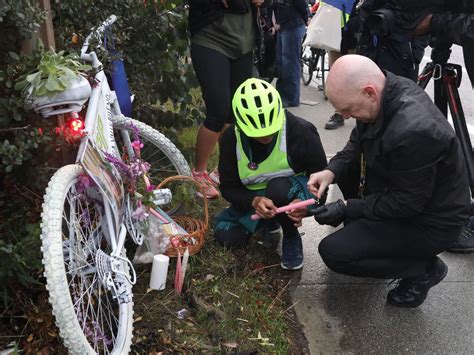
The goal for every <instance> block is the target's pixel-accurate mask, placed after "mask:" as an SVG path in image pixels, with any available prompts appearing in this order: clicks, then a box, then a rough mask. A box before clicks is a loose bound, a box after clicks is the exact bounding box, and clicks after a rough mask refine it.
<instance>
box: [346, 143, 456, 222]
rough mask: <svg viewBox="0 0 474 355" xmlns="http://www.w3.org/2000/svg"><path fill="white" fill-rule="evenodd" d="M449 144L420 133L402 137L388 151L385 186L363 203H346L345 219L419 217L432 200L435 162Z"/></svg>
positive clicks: (436, 163) (357, 201)
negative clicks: (388, 161) (346, 216)
mask: <svg viewBox="0 0 474 355" xmlns="http://www.w3.org/2000/svg"><path fill="white" fill-rule="evenodd" d="M448 144H449V142H440V141H439V140H436V139H434V138H433V137H430V136H428V135H421V134H418V135H416V136H413V135H412V136H411V137H408V136H407V137H406V139H403V138H402V139H401V140H400V142H399V143H398V147H397V148H396V149H394V150H393V151H392V152H390V161H391V164H390V170H389V173H388V176H389V180H388V183H387V186H386V187H385V188H384V190H383V191H381V192H378V193H374V194H370V195H368V196H366V197H365V199H364V200H356V199H354V200H352V199H349V200H347V215H348V217H350V218H353V219H356V218H360V217H365V218H368V219H385V218H409V217H413V216H416V215H419V214H420V213H421V212H422V211H423V210H424V209H425V207H426V204H427V203H429V201H430V199H431V198H432V195H433V191H434V188H435V183H436V171H437V167H438V162H439V161H440V160H441V159H442V158H443V157H444V155H445V154H446V151H447V149H448V148H449V147H448Z"/></svg>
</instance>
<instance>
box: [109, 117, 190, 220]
mask: <svg viewBox="0 0 474 355" xmlns="http://www.w3.org/2000/svg"><path fill="white" fill-rule="evenodd" d="M112 122H113V126H114V132H115V133H114V135H115V140H116V142H117V147H118V149H119V153H120V154H124V153H126V147H127V145H129V144H130V143H129V142H126V140H127V139H129V138H128V136H127V135H126V136H125V137H124V136H123V135H122V134H121V131H126V132H128V133H131V132H132V127H136V128H137V129H138V130H139V131H140V140H141V142H142V143H143V148H142V149H141V152H140V155H141V158H142V159H143V160H144V161H146V162H147V163H149V164H150V170H149V176H150V178H151V180H152V183H154V184H158V183H160V182H161V181H163V180H164V179H166V178H167V177H170V176H174V175H186V176H191V168H190V167H189V165H188V162H187V161H186V159H185V158H184V156H183V154H182V153H181V152H180V150H179V149H178V148H177V147H176V146H175V145H174V144H173V142H171V141H170V140H169V139H168V138H167V137H166V136H165V135H163V134H162V133H160V132H158V131H157V130H156V129H154V128H152V127H150V126H148V125H147V124H145V123H143V122H140V121H137V120H134V119H132V118H129V117H125V116H114V117H113V118H112ZM172 190H173V189H172ZM172 192H173V196H175V197H176V198H173V200H172V202H171V204H169V205H167V206H166V211H167V212H168V214H170V215H172V214H176V213H177V212H179V211H181V209H182V205H183V200H182V198H181V197H179V198H178V193H177V192H176V191H172Z"/></svg>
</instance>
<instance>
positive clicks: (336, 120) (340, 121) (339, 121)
mask: <svg viewBox="0 0 474 355" xmlns="http://www.w3.org/2000/svg"><path fill="white" fill-rule="evenodd" d="M341 126H344V118H343V117H342V116H341V115H340V114H338V113H335V114H334V115H332V116H331V118H330V119H329V121H327V122H326V124H325V125H324V128H325V129H336V128H337V127H341Z"/></svg>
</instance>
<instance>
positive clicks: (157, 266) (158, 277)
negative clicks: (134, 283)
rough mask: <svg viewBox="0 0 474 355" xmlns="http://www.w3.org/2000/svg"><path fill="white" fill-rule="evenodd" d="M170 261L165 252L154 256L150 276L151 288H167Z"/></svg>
mask: <svg viewBox="0 0 474 355" xmlns="http://www.w3.org/2000/svg"><path fill="white" fill-rule="evenodd" d="M169 261H170V258H169V257H168V256H166V255H163V254H158V255H155V256H154V257H153V266H152V269H151V276H150V288H152V289H154V290H164V289H165V286H166V276H167V275H168V264H169Z"/></svg>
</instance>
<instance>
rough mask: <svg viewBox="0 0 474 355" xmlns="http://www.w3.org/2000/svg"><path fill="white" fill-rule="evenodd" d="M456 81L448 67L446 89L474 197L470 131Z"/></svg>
mask: <svg viewBox="0 0 474 355" xmlns="http://www.w3.org/2000/svg"><path fill="white" fill-rule="evenodd" d="M456 81H457V77H456V74H455V72H454V71H453V70H452V69H446V73H445V74H444V75H443V84H444V91H445V93H446V96H447V98H448V104H449V111H450V112H451V116H452V119H453V124H454V130H455V131H456V135H457V137H458V139H459V142H460V143H461V149H462V151H463V154H464V160H465V162H466V166H467V171H468V174H469V186H470V187H471V197H474V159H473V152H472V144H471V138H470V136H469V131H468V130H467V124H466V117H465V116H464V110H463V108H462V105H461V99H460V97H459V92H458V88H457V85H456Z"/></svg>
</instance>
